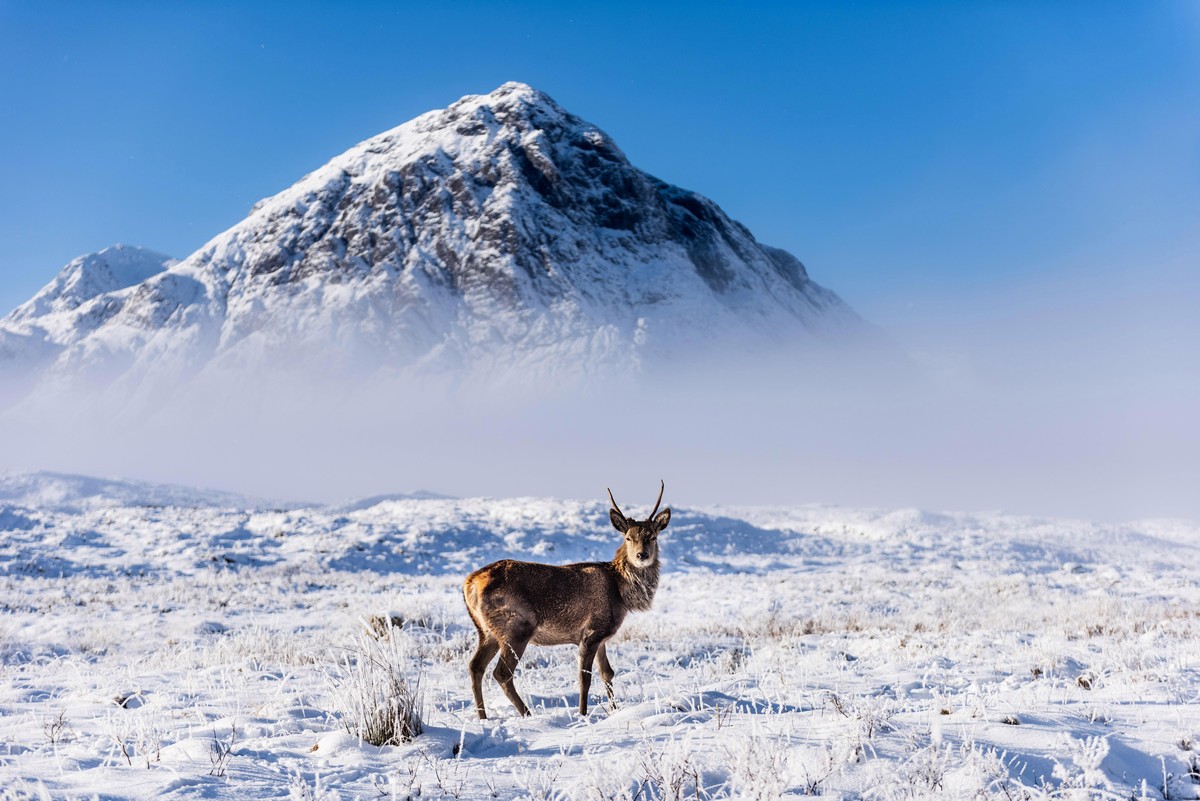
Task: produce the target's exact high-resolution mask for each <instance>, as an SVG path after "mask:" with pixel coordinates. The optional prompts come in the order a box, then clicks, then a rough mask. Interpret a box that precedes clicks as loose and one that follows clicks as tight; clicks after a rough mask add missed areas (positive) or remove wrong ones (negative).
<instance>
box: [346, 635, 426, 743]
mask: <svg viewBox="0 0 1200 801" xmlns="http://www.w3.org/2000/svg"><path fill="white" fill-rule="evenodd" d="M410 669H411V667H410V663H409V660H408V658H407V655H406V654H405V649H404V648H403V646H402V644H401V641H400V637H399V636H397V635H396V633H395V632H394V631H393V633H392V634H391V635H390V636H387V637H381V638H378V639H375V638H371V637H367V636H360V637H359V639H358V643H357V645H356V647H355V648H352V649H349V650H348V651H346V652H345V653H344V654H343V655H342V657H341V659H340V660H339V661H338V663H337V668H336V671H335V672H333V673H332V674H331V675H330V677H329V678H330V682H331V684H332V685H333V691H332V695H333V701H334V704H335V706H336V707H337V711H338V713H339V714H340V716H341V720H342V725H343V726H345V728H346V731H348V732H349V733H350V734H353V735H354V736H355V737H358V738H359V739H360V740H363V741H364V742H368V743H370V744H371V745H399V744H400V743H404V742H408V741H410V740H412V739H413V738H414V737H416V736H417V735H419V734H420V733H421V731H422V730H423V728H424V727H423V724H422V712H423V710H422V706H423V698H422V693H421V680H422V674H421V673H420V672H419V671H418V672H416V673H415V674H413V675H410V674H409V671H410Z"/></svg>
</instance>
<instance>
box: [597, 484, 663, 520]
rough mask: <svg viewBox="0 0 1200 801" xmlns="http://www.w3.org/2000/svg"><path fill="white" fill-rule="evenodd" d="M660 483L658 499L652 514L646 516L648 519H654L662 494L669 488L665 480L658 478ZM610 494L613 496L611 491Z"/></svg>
mask: <svg viewBox="0 0 1200 801" xmlns="http://www.w3.org/2000/svg"><path fill="white" fill-rule="evenodd" d="M658 483H659V484H660V486H659V488H658V500H657V501H655V502H654V511H653V512H651V513H650V516H649V517H647V518H646V519H647V520H653V519H654V515H655V514H656V513H657V512H658V505H659V504H660V503H662V496H663V492H664V491H665V490H666V488H667V484H666V482H665V481H663V480H662V479H661V478H660V479H659V480H658ZM609 495H610V496H611V495H612V493H611V492H610V493H609Z"/></svg>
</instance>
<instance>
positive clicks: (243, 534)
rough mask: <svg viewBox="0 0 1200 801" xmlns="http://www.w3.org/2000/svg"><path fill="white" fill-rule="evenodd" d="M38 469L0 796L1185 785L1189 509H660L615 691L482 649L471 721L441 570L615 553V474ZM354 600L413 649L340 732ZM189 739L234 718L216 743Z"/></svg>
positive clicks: (554, 652) (14, 588)
mask: <svg viewBox="0 0 1200 801" xmlns="http://www.w3.org/2000/svg"><path fill="white" fill-rule="evenodd" d="M68 478H70V477H68ZM63 481H64V479H63V477H54V476H23V477H22V476H16V477H14V476H9V477H5V478H2V479H0V605H2V608H3V616H2V617H0V665H2V668H0V798H2V799H11V798H26V797H31V798H41V797H52V798H81V799H82V798H93V797H97V796H98V797H102V798H105V799H126V798H128V799H152V798H197V797H202V798H217V799H258V798H289V797H290V798H314V799H320V798H326V799H333V798H342V799H350V798H409V797H412V798H417V797H419V798H422V799H429V798H492V797H498V798H595V799H601V798H630V799H632V798H641V799H653V798H691V797H694V796H696V795H698V796H699V797H701V798H704V797H734V798H762V799H769V798H779V797H792V796H805V795H811V796H818V797H821V796H823V797H826V798H863V799H876V798H879V799H899V798H947V799H965V798H1081V799H1082V798H1112V799H1128V798H1130V797H1131V796H1132V797H1134V798H1141V797H1146V798H1163V797H1164V796H1165V797H1170V798H1195V797H1197V795H1198V793H1197V790H1198V789H1200V784H1198V783H1197V782H1200V775H1196V772H1197V771H1198V770H1200V757H1198V755H1200V582H1198V581H1197V574H1196V567H1195V566H1196V564H1197V563H1198V561H1200V560H1198V557H1200V527H1197V526H1195V525H1192V524H1186V523H1180V522H1171V521H1153V522H1143V523H1135V524H1127V525H1112V526H1109V525H1098V524H1091V523H1085V522H1079V521H1068V520H1048V519H1033V518H1023V517H1015V516H1009V515H1003V514H929V513H923V512H917V511H909V510H903V511H890V512H889V511H872V510H851V509H838V508H823V507H798V508H779V509H762V508H759V509H731V508H709V509H689V508H677V509H675V510H674V513H675V514H674V517H673V518H672V523H671V526H670V528H669V529H667V531H666V532H665V533H664V535H663V537H662V549H663V558H664V562H665V565H664V568H665V572H664V575H663V581H662V584H661V586H660V589H659V592H658V596H657V598H656V600H655V604H654V609H653V610H652V611H650V612H646V613H639V614H635V615H633V616H632V617H631V618H630V619H629V620H628V621H627V622H626V624H625V626H624V628H623V629H622V631H621V632H620V634H618V636H617V637H616V638H615V639H614V641H613V643H612V645H611V648H610V655H611V658H612V661H613V662H614V665H615V667H616V668H617V679H616V684H617V694H618V698H619V706H618V708H617V709H616V710H615V711H613V710H609V709H608V708H607V707H606V706H605V705H604V704H603V703H602V701H603V699H602V698H601V697H599V696H595V697H593V699H592V706H593V708H592V712H591V714H590V715H589V716H588V717H587V718H586V719H580V718H579V716H578V715H577V714H576V713H575V712H574V711H573V710H574V709H575V708H576V707H577V702H578V696H577V693H578V689H577V683H576V682H577V666H576V655H575V652H574V650H573V649H572V648H569V647H558V648H539V647H531V648H530V649H529V651H527V652H526V655H525V658H524V659H523V661H522V663H521V667H520V669H519V670H518V674H517V684H518V688H519V689H520V691H521V692H522V693H523V694H524V695H525V697H526V699H527V700H528V701H529V702H530V706H531V707H532V708H533V709H534V714H533V716H532V717H531V718H528V719H521V718H517V717H515V716H514V713H513V710H512V707H511V706H510V705H509V704H508V702H507V701H506V700H505V699H504V697H503V695H502V694H501V693H500V691H499V688H498V687H497V686H496V684H495V682H494V681H493V680H492V679H491V677H490V676H489V677H488V678H487V681H486V683H485V696H486V700H487V703H488V705H489V710H490V712H491V714H492V719H490V720H487V721H479V720H478V719H477V718H476V717H475V714H474V711H473V710H472V709H471V708H470V704H469V688H468V682H467V675H466V659H467V657H468V656H469V654H470V653H471V651H472V650H473V646H474V641H475V632H474V630H473V628H472V626H471V623H470V621H469V619H468V618H467V616H466V613H465V611H464V609H463V605H462V600H461V597H460V595H459V589H458V588H459V584H460V582H461V580H462V578H463V576H464V575H465V574H466V573H467V572H468V571H469V570H471V569H473V568H474V567H478V566H480V565H482V564H485V563H486V562H489V561H492V560H494V559H498V558H502V557H515V558H521V559H536V560H540V561H551V562H565V561H572V560H581V559H607V558H609V557H610V556H611V554H612V552H613V550H614V549H615V547H616V544H617V538H616V537H617V535H616V532H614V531H613V530H612V529H611V527H610V526H609V523H608V519H607V508H608V507H607V504H605V503H602V502H601V501H599V500H596V501H588V502H579V501H561V500H550V499H532V498H525V499H505V500H493V499H465V500H455V499H443V498H424V499H389V500H384V501H381V502H379V503H377V504H374V505H363V504H350V505H347V506H344V507H340V508H338V509H324V508H319V507H313V508H306V507H288V508H280V509H273V508H271V507H270V506H268V505H263V504H253V505H252V506H250V507H247V508H232V507H229V506H225V505H222V504H223V503H229V502H230V500H229V496H220V495H210V494H206V493H202V492H198V491H197V492H191V493H184V492H182V491H180V490H178V489H172V490H164V491H163V492H164V494H161V495H156V494H155V491H154V489H153V487H152V486H151V485H128V486H126V488H125V490H121V489H120V486H121V485H120V484H119V483H103V482H97V483H95V484H88V483H86V482H85V483H82V484H79V483H77V484H76V485H74V489H71V488H70V487H68V488H66V489H64V488H63V487H64V486H65V485H64V483H63ZM21 482H24V483H23V484H22V483H21ZM68 483H69V482H68ZM55 487H57V489H54V488H55ZM129 487H134V489H129ZM52 490H53V491H52ZM89 492H90V493H91V495H90V496H89V495H88V493H89ZM105 498H110V500H108V501H105ZM113 499H115V500H113ZM214 499H215V500H214ZM668 501H669V498H668ZM247 503H250V502H247ZM179 504H184V505H179ZM626 511H632V512H633V513H635V514H636V513H644V512H645V510H644V509H638V508H634V509H633V510H629V509H627V510H626ZM372 615H394V616H396V617H397V618H402V619H403V620H404V621H405V622H404V625H403V627H402V628H401V629H399V630H397V633H396V637H397V638H398V640H399V644H400V645H401V646H402V648H403V652H404V653H405V654H407V660H408V662H409V668H410V670H411V675H412V676H413V677H415V676H417V675H418V674H421V673H423V687H424V693H425V722H426V732H425V734H423V735H422V736H420V737H418V738H417V739H416V740H415V741H414V742H412V743H411V744H407V745H403V746H384V747H380V748H377V747H374V746H371V745H366V744H362V743H360V742H358V741H357V740H356V739H355V738H354V737H351V736H350V735H348V734H346V733H345V732H344V730H343V729H342V727H341V725H340V723H339V720H338V715H339V712H338V708H337V704H336V703H335V701H334V698H333V684H334V680H335V678H336V675H337V665H338V664H339V663H340V662H344V659H345V655H346V654H347V653H352V652H353V650H354V649H356V648H359V647H361V643H363V642H364V637H363V634H362V632H363V629H364V622H363V621H364V620H365V619H368V618H370V617H371V616H372ZM348 649H349V650H348ZM214 742H219V743H226V744H228V743H230V742H232V751H231V753H230V754H229V755H228V757H226V758H225V759H224V760H223V761H220V760H218V758H217V757H216V756H214V752H213V750H212V746H213V744H214ZM1189 773H1191V775H1189ZM42 793H45V794H46V796H43V795H42Z"/></svg>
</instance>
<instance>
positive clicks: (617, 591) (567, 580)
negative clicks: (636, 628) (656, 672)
mask: <svg viewBox="0 0 1200 801" xmlns="http://www.w3.org/2000/svg"><path fill="white" fill-rule="evenodd" d="M661 499H662V494H661V492H660V493H659V500H660V502H661ZM655 511H656V512H657V511H658V505H657V504H655ZM609 514H610V517H611V518H612V522H613V526H614V527H615V528H616V529H617V530H618V531H621V532H622V533H624V534H625V541H624V542H623V543H622V544H621V547H620V548H619V549H618V550H617V553H616V556H615V557H613V560H612V561H611V562H579V563H577V564H572V565H561V566H558V565H546V564H540V563H537V562H516V561H513V560H511V559H504V560H502V561H499V562H493V563H492V564H490V565H488V566H487V567H483V568H480V569H479V570H476V571H475V572H474V573H472V574H471V575H469V576H467V580H466V581H465V582H464V583H463V599H464V600H465V601H466V604H467V612H468V613H469V614H470V615H471V620H472V621H473V622H474V623H475V628H476V629H477V630H478V632H479V646H478V647H477V648H476V650H475V654H474V656H472V657H471V662H470V671H471V689H472V692H473V693H474V695H475V710H476V712H478V713H479V717H481V718H486V717H487V712H486V711H485V709H484V705H483V673H484V671H485V670H486V669H487V666H488V664H489V663H490V662H491V661H492V659H493V658H495V656H496V654H499V655H500V659H499V661H498V663H497V665H496V669H495V670H494V671H493V673H492V675H493V676H495V678H496V681H498V682H499V683H500V688H501V689H502V690H504V694H505V695H506V696H507V697H508V700H509V701H511V702H512V704H513V706H514V707H516V710H517V713H518V714H521V715H528V714H529V707H527V706H526V705H525V702H524V701H523V700H521V696H520V695H519V694H518V693H517V690H516V687H515V685H514V683H513V673H514V671H515V670H516V667H517V662H518V661H519V660H520V658H521V654H523V653H524V652H525V647H526V646H527V645H528V644H529V643H533V644H534V645H578V646H579V713H580V714H581V715H586V714H587V702H588V690H589V689H590V687H591V681H592V666H593V664H594V663H595V661H596V660H599V663H600V676H601V678H602V679H604V686H605V689H606V691H607V693H608V698H609V701H610V702H614V698H613V686H612V679H613V675H614V671H613V669H612V665H611V664H609V661H608V653H607V650H606V649H605V643H606V642H607V640H608V639H609V638H610V637H612V636H613V635H614V634H616V633H617V630H618V629H619V628H620V627H621V623H623V622H624V620H625V616H626V615H627V614H628V613H629V612H631V611H641V610H646V609H649V608H650V605H651V604H652V603H653V601H654V593H655V590H657V589H658V574H659V560H658V532H660V531H662V530H663V529H664V528H666V527H667V523H668V522H670V519H671V510H670V509H664V510H663V511H662V512H661V513H660V514H658V515H657V516H654V515H653V513H652V515H651V518H652V519H649V520H644V521H633V520H628V519H627V518H625V516H624V515H622V514H621V512H620V510H619V509H617V508H616V504H615V503H614V505H613V509H612V510H611V511H610V513H609Z"/></svg>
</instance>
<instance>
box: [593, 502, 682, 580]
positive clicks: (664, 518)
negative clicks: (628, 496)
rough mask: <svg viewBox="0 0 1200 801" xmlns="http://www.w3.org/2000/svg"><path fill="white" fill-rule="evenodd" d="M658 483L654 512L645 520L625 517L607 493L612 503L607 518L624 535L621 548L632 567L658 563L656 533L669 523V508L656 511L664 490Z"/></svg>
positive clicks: (643, 566)
mask: <svg viewBox="0 0 1200 801" xmlns="http://www.w3.org/2000/svg"><path fill="white" fill-rule="evenodd" d="M659 483H660V485H661V486H660V487H659V490H658V500H656V501H655V502H654V511H652V512H651V513H650V516H649V517H648V518H646V519H645V520H631V519H629V518H628V517H626V516H625V515H624V514H623V513H622V512H621V507H619V506H617V502H616V501H615V500H613V495H612V490H609V491H608V499H609V500H610V501H612V509H609V510H608V517H609V519H610V520H612V524H613V528H615V529H616V530H617V531H619V532H621V533H622V534H624V535H625V543H624V544H623V545H622V546H621V547H622V548H624V549H625V558H626V559H627V560H628V561H629V563H630V564H632V565H633V566H634V567H638V568H645V567H650V566H651V565H653V564H654V563H655V562H657V561H658V532H660V531H662V530H663V529H664V528H666V527H667V523H670V522H671V510H670V508H667V509H663V510H662V511H661V512H659V511H658V505H659V504H661V503H662V496H663V491H664V490H665V489H666V484H665V483H663V482H661V481H660V482H659Z"/></svg>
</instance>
